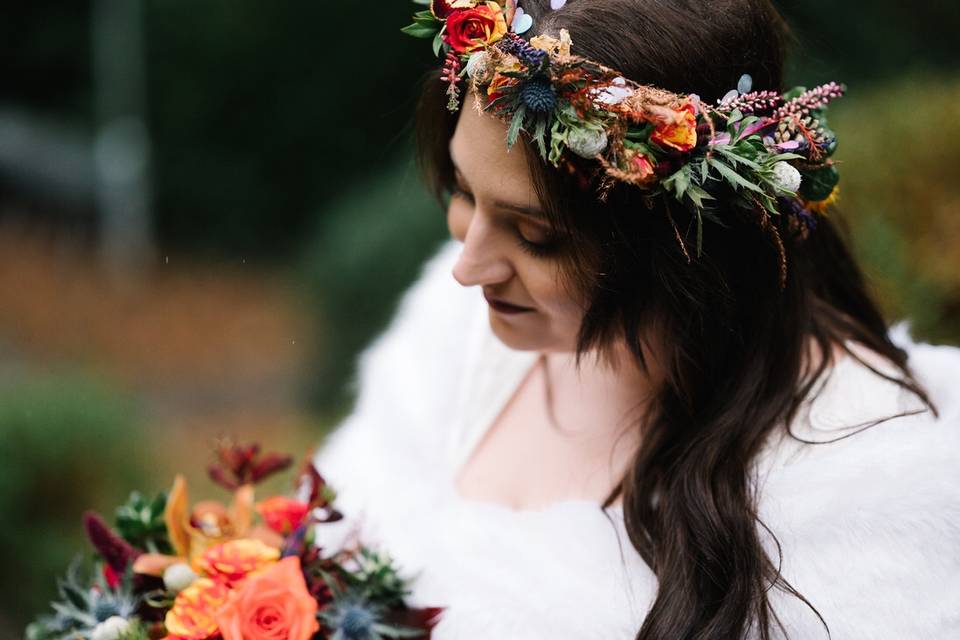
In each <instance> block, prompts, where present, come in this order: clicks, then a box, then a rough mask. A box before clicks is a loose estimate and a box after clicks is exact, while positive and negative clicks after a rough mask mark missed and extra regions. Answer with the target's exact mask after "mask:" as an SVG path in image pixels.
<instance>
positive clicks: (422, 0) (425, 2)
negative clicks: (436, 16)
mask: <svg viewBox="0 0 960 640" xmlns="http://www.w3.org/2000/svg"><path fill="white" fill-rule="evenodd" d="M413 2H414V3H415V4H422V5H424V6H426V7H429V6H430V0H413Z"/></svg>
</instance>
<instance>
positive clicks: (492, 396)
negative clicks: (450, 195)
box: [446, 296, 623, 517]
mask: <svg viewBox="0 0 960 640" xmlns="http://www.w3.org/2000/svg"><path fill="white" fill-rule="evenodd" d="M478 300H479V301H482V302H483V303H484V304H483V307H484V308H483V309H482V310H481V311H480V312H478V313H477V314H475V315H474V316H473V317H472V320H473V321H474V323H475V324H474V325H473V326H471V329H472V331H471V332H470V333H471V340H470V342H469V344H468V345H467V358H466V372H465V375H464V376H463V377H462V379H461V381H460V387H459V389H458V392H457V403H456V407H457V415H456V417H455V420H454V428H453V433H452V436H453V437H452V438H451V439H450V442H451V446H450V448H449V449H448V473H447V475H446V487H447V489H448V490H449V493H450V496H451V498H452V500H453V501H454V502H455V503H457V504H459V505H461V506H464V507H469V508H472V509H476V510H485V511H489V512H500V513H505V514H511V515H515V516H538V515H545V514H549V513H553V512H556V511H558V510H566V509H570V508H577V509H579V508H580V507H583V508H584V509H586V510H589V511H592V512H598V513H603V512H607V513H614V514H617V515H618V516H619V517H622V515H623V506H622V504H615V505H611V506H609V507H606V508H604V507H601V504H600V503H599V502H597V501H595V500H590V499H587V498H563V499H560V500H554V501H553V502H551V503H549V504H546V505H543V506H541V507H528V508H522V509H517V508H514V507H510V506H507V505H505V504H502V503H499V502H493V501H491V500H480V499H477V498H469V497H466V496H463V495H461V494H460V492H459V491H458V490H457V487H456V481H457V477H458V476H459V474H460V472H461V471H462V470H463V467H464V466H465V465H466V463H467V462H468V461H469V460H470V458H471V457H472V455H473V453H474V452H475V451H476V449H477V447H478V446H479V444H480V441H481V440H482V439H483V437H484V435H486V433H487V432H489V431H490V430H491V429H492V428H493V425H494V424H495V423H496V422H497V420H499V418H500V416H501V414H502V413H503V412H504V411H505V410H506V408H507V405H508V404H509V403H510V401H511V400H512V399H513V397H514V396H515V395H516V394H517V393H518V392H519V389H520V385H521V384H523V382H524V381H525V380H526V379H527V377H528V376H530V375H531V374H532V373H533V370H534V368H535V367H536V366H537V364H538V360H539V358H540V353H539V352H537V351H517V350H514V349H510V348H509V347H507V346H506V345H504V344H503V343H502V342H500V340H499V339H498V338H497V337H496V335H494V334H493V331H492V330H491V329H490V325H489V321H488V318H487V314H486V313H484V311H486V308H485V307H486V302H485V301H484V300H483V298H482V297H480V296H478ZM479 306H480V305H479V303H478V307H479Z"/></svg>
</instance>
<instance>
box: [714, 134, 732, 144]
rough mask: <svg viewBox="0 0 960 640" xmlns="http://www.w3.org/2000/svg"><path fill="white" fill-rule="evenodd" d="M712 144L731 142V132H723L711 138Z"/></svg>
mask: <svg viewBox="0 0 960 640" xmlns="http://www.w3.org/2000/svg"><path fill="white" fill-rule="evenodd" d="M710 144H711V145H717V144H730V134H729V133H721V134H720V135H718V136H717V137H716V138H714V139H713V140H711V141H710Z"/></svg>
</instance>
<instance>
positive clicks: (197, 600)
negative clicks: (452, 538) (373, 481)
mask: <svg viewBox="0 0 960 640" xmlns="http://www.w3.org/2000/svg"><path fill="white" fill-rule="evenodd" d="M290 463H291V459H290V458H289V457H288V456H279V455H276V454H270V453H267V454H261V452H260V449H259V447H258V446H256V445H252V446H240V445H236V444H232V443H223V444H221V445H220V446H219V447H218V448H217V452H216V462H215V464H213V465H211V466H210V468H209V469H208V475H209V476H210V478H211V479H212V480H213V481H214V482H215V483H216V484H218V485H220V486H221V487H223V488H224V489H227V490H229V491H231V492H232V494H233V497H232V500H231V501H230V502H229V503H228V504H223V503H221V502H218V501H200V502H197V503H195V504H193V505H191V503H190V500H189V498H188V496H187V487H186V480H185V479H184V478H183V477H182V476H177V478H176V480H175V481H174V484H173V488H172V489H171V490H170V491H169V492H162V493H161V494H159V495H158V496H157V497H156V498H154V499H152V500H148V499H146V498H145V497H144V496H143V495H141V494H139V493H136V492H135V493H133V494H131V498H130V500H129V501H128V503H127V504H126V505H123V506H122V507H120V508H119V509H118V510H117V514H116V522H115V526H114V527H111V526H110V525H109V524H108V523H107V522H106V520H104V518H102V517H100V516H99V515H97V514H95V513H92V512H89V513H87V514H86V515H85V516H84V527H85V529H86V531H87V535H88V537H89V538H90V541H91V543H92V544H93V547H94V549H95V550H96V552H97V553H96V560H95V561H94V563H93V566H92V567H87V568H86V570H84V567H83V565H82V564H81V563H80V562H79V561H77V562H75V563H74V565H71V568H70V570H69V571H68V572H67V576H66V578H65V579H64V580H62V581H61V583H60V585H59V591H60V596H61V601H60V602H56V603H54V604H53V608H54V611H55V613H54V614H53V615H47V616H42V617H41V618H39V619H38V620H37V621H36V622H34V623H33V624H31V625H30V626H29V627H28V629H27V634H26V635H27V638H28V639H29V640H67V639H70V640H74V639H78V640H79V639H82V640H158V639H162V640H251V639H253V638H270V639H271V640H311V639H316V640H321V639H323V638H342V637H353V636H349V635H347V634H348V632H352V630H353V629H354V627H350V628H345V627H343V626H342V625H344V624H348V625H352V624H354V622H355V621H356V617H355V616H354V617H350V616H347V617H344V616H343V615H342V613H343V612H345V611H349V612H357V611H359V612H362V614H363V616H365V617H364V619H365V620H367V621H369V623H370V624H371V625H373V627H371V628H375V629H377V630H378V633H381V634H385V635H384V637H404V638H429V637H430V633H431V629H432V628H433V626H435V624H436V622H437V620H438V615H439V614H440V613H441V612H442V610H443V609H442V608H438V607H428V608H421V609H413V608H410V607H408V606H407V605H406V604H405V601H404V598H405V596H406V595H407V594H408V593H409V583H408V580H407V579H406V578H403V577H401V575H400V574H399V572H398V569H397V568H396V567H395V566H394V563H393V560H392V559H391V558H390V556H389V555H387V554H386V553H384V552H380V551H373V550H371V549H368V548H367V547H365V546H364V545H362V544H359V543H358V542H357V540H356V539H355V538H354V539H353V541H352V542H351V544H349V545H344V547H343V548H340V549H334V550H327V549H325V548H323V547H321V546H318V545H317V544H315V535H316V532H315V530H316V528H318V527H322V526H323V525H324V524H326V523H330V522H334V521H337V520H339V519H341V518H342V514H341V513H340V512H339V511H338V510H337V509H336V508H335V506H334V502H335V498H336V493H335V492H334V491H333V489H332V488H331V487H330V486H329V485H328V484H327V483H326V481H325V480H324V479H323V476H321V475H320V473H319V472H318V471H317V469H315V468H314V467H313V465H312V464H310V463H305V464H304V465H303V466H302V468H301V470H300V473H299V474H297V477H296V482H295V483H294V487H295V489H296V490H297V492H298V493H297V497H296V498H293V497H287V496H270V497H267V498H266V499H264V500H261V501H260V502H254V493H255V487H256V485H257V484H258V483H259V482H261V481H262V480H264V479H265V478H267V477H269V476H271V475H273V474H275V473H278V472H279V471H282V470H283V469H286V468H287V467H289V466H290ZM258 516H259V518H258ZM364 637H368V636H364ZM369 637H380V636H369Z"/></svg>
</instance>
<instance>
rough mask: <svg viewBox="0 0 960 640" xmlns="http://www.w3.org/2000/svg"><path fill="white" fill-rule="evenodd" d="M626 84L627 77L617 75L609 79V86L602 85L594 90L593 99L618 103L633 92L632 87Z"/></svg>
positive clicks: (603, 102)
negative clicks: (601, 87)
mask: <svg viewBox="0 0 960 640" xmlns="http://www.w3.org/2000/svg"><path fill="white" fill-rule="evenodd" d="M626 85H627V79H626V78H624V77H623V76H617V77H616V78H614V79H613V80H611V86H607V87H604V88H603V89H600V90H599V91H596V90H595V91H594V97H593V99H594V100H596V101H597V102H600V103H602V104H610V105H614V104H620V103H621V102H623V101H624V100H625V99H626V98H628V97H630V96H631V95H632V94H633V89H631V88H630V87H628V86H626Z"/></svg>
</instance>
